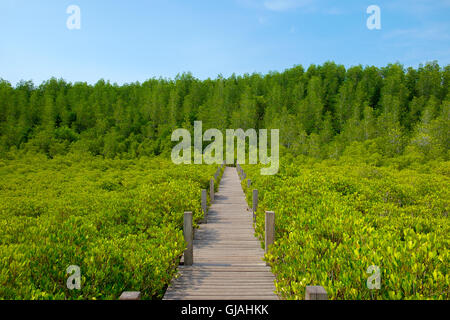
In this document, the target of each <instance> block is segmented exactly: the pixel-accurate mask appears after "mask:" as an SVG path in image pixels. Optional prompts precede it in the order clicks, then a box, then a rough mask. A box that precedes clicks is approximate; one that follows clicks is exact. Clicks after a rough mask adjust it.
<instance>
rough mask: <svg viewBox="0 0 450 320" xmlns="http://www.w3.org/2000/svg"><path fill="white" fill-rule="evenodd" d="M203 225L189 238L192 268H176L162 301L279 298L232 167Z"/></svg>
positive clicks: (234, 169)
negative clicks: (177, 271) (176, 271)
mask: <svg viewBox="0 0 450 320" xmlns="http://www.w3.org/2000/svg"><path fill="white" fill-rule="evenodd" d="M207 220H208V221H207V224H202V225H200V229H197V230H196V231H195V234H194V264H193V265H192V266H179V269H178V270H179V274H180V275H179V277H178V278H176V279H175V278H174V279H173V280H172V283H171V284H170V286H169V287H168V289H167V291H166V294H165V295H164V300H212V299H214V300H275V299H278V297H277V295H276V294H275V293H274V292H275V286H274V280H275V278H274V276H273V274H272V273H271V271H270V267H268V266H266V264H265V262H264V261H263V257H264V250H263V249H262V248H261V244H260V241H259V240H258V239H256V238H255V236H254V229H253V223H252V212H251V210H248V206H247V202H246V200H245V195H244V192H243V191H242V188H241V183H240V180H239V177H238V174H237V171H236V168H232V167H225V171H224V173H223V176H222V179H221V181H220V185H219V191H218V192H217V193H216V194H215V199H214V201H213V203H212V205H211V207H210V209H209V212H208V219H207Z"/></svg>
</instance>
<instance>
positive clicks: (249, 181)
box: [247, 179, 252, 188]
mask: <svg viewBox="0 0 450 320" xmlns="http://www.w3.org/2000/svg"><path fill="white" fill-rule="evenodd" d="M251 185H252V180H251V179H248V180H247V188H250V186H251Z"/></svg>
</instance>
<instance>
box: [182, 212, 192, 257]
mask: <svg viewBox="0 0 450 320" xmlns="http://www.w3.org/2000/svg"><path fill="white" fill-rule="evenodd" d="M183 233H184V241H186V243H187V247H186V250H185V251H184V265H185V266H192V264H193V263H194V247H193V241H194V235H193V229H192V211H186V212H185V213H184V227H183Z"/></svg>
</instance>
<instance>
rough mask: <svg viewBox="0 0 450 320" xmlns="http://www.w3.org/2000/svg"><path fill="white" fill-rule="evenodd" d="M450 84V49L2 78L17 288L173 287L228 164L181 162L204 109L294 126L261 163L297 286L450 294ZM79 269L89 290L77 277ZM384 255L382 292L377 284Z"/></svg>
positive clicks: (219, 124)
mask: <svg viewBox="0 0 450 320" xmlns="http://www.w3.org/2000/svg"><path fill="white" fill-rule="evenodd" d="M449 89H450V66H446V67H440V66H439V65H438V64H437V63H429V64H427V65H425V66H420V67H419V68H417V69H414V68H408V69H405V68H403V67H402V66H401V65H399V64H394V65H388V66H387V67H384V68H377V67H369V66H368V67H362V66H355V67H351V68H348V69H346V68H345V67H344V66H342V65H336V64H335V63H332V62H329V63H325V64H324V65H322V66H315V65H312V66H310V67H309V68H308V69H307V70H304V68H303V67H302V66H297V67H294V68H292V69H288V70H286V71H284V72H282V73H278V72H271V73H269V74H266V75H261V74H252V75H244V76H234V75H233V76H231V77H229V78H227V79H225V78H223V77H218V78H217V79H213V80H212V79H207V80H204V81H201V80H198V79H195V78H194V77H192V75H190V74H183V75H181V76H178V77H177V78H176V79H174V80H167V79H151V80H148V81H145V82H143V83H132V84H125V85H122V86H118V85H116V84H111V83H109V82H105V81H103V80H101V81H99V82H98V83H96V84H95V85H88V84H87V83H74V84H72V83H67V82H65V81H64V80H56V79H51V80H49V81H47V82H45V83H43V84H41V85H39V86H35V85H34V84H33V83H31V82H21V83H19V84H18V85H17V86H15V87H13V86H11V84H10V83H8V82H7V81H4V80H0V298H12V299H64V298H69V299H70V298H71V299H77V298H80V299H83V298H90V299H94V298H97V299H115V298H117V297H118V295H119V294H120V293H121V292H122V291H124V290H141V291H142V293H143V295H144V297H145V298H160V297H161V296H162V294H163V291H164V287H165V286H166V285H167V284H168V281H169V280H170V279H171V278H172V276H173V274H174V267H175V266H176V264H177V261H178V258H179V257H180V255H181V253H182V251H183V247H184V243H183V239H182V232H181V227H182V214H183V211H185V210H192V211H194V216H195V220H196V221H198V219H200V218H201V210H200V192H201V191H200V190H201V189H202V188H207V187H208V178H209V177H211V176H212V175H213V173H214V171H215V169H216V167H215V166H203V165H192V166H184V165H183V166H175V165H173V164H171V163H170V161H168V160H163V159H164V157H165V156H167V155H168V154H169V153H170V150H171V147H172V146H173V142H171V141H170V136H171V133H172V131H173V129H175V128H179V127H184V128H187V129H190V130H192V125H193V122H194V121H195V120H202V121H203V129H204V130H206V129H208V128H217V129H221V130H224V129H227V128H234V129H237V128H243V129H249V128H254V129H261V128H267V129H280V142H281V144H282V146H281V154H282V159H281V168H280V172H279V174H277V175H275V176H260V174H259V169H260V167H259V166H244V169H245V170H246V172H247V174H248V178H251V179H252V181H253V185H252V188H257V189H258V190H259V191H260V207H259V211H258V215H257V216H258V218H257V222H258V223H257V230H256V232H257V234H258V235H259V236H262V235H263V232H264V230H263V228H262V227H263V221H264V220H263V219H264V214H263V213H264V211H265V210H273V211H275V212H276V217H277V218H276V228H277V229H276V243H275V245H274V246H273V247H272V249H271V252H270V254H269V255H268V256H267V257H266V258H267V259H268V261H269V262H270V263H271V265H272V268H273V271H274V273H275V274H276V276H277V290H278V293H279V295H280V296H281V297H282V298H288V299H298V298H302V297H303V295H304V288H305V286H306V285H314V284H315V285H323V286H324V287H325V288H326V289H327V291H328V293H329V295H330V297H331V298H333V299H343V298H346V299H372V298H376V299H401V298H405V299H414V298H420V299H422V298H430V299H448V298H449V282H450V280H449V276H448V274H447V270H448V269H449V238H448V234H449V222H448V207H449V201H450V200H449V198H450V197H449V178H450V169H449V167H450V166H449V161H450V158H449V145H450V91H449ZM159 155H161V157H156V158H155V159H150V158H148V157H154V156H159ZM113 159H114V160H113ZM243 186H244V187H245V186H246V184H245V183H244V184H243ZM247 195H248V197H249V200H250V201H251V198H250V197H251V192H250V190H247ZM69 265H79V266H80V267H81V273H82V290H81V291H69V290H68V289H67V288H66V283H65V281H66V279H67V275H66V268H67V267H68V266H69ZM370 265H378V266H379V267H380V268H381V272H382V275H381V279H382V287H381V289H380V290H368V289H367V287H366V279H367V277H368V276H369V275H368V274H367V273H366V270H367V268H368V267H369V266H370Z"/></svg>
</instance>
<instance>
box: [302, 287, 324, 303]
mask: <svg viewBox="0 0 450 320" xmlns="http://www.w3.org/2000/svg"><path fill="white" fill-rule="evenodd" d="M305 300H328V294H327V291H326V290H325V288H324V287H322V286H307V287H306V290H305Z"/></svg>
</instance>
